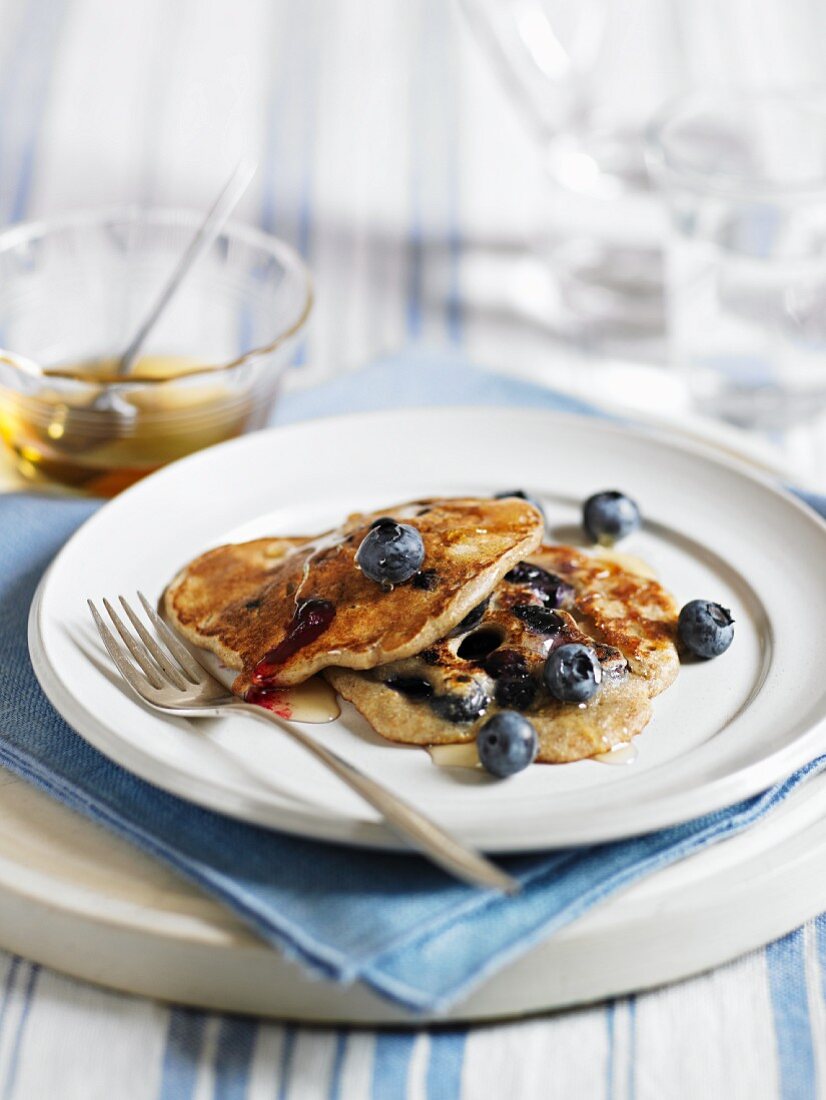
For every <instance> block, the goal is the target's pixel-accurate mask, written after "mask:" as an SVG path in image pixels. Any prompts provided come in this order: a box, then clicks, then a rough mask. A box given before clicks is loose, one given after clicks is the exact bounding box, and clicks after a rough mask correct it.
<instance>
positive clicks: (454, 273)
mask: <svg viewBox="0 0 826 1100" xmlns="http://www.w3.org/2000/svg"><path fill="white" fill-rule="evenodd" d="M441 10H442V11H443V12H444V13H445V15H446V16H447V22H448V26H446V27H445V28H444V30H445V40H446V42H448V43H449V45H450V46H451V47H452V51H451V52H446V53H445V56H444V58H443V64H444V66H445V72H444V74H443V76H444V80H443V87H444V94H445V103H446V105H447V106H446V108H445V113H444V114H445V120H446V127H447V149H448V153H447V169H448V193H447V219H448V231H447V253H448V259H449V265H450V266H449V283H448V292H447V303H446V314H447V316H446V321H447V335H448V340H449V341H450V343H451V344H453V345H454V346H456V347H459V346H460V345H461V344H462V340H463V336H464V331H463V330H464V317H463V315H462V286H461V283H462V278H461V276H462V268H461V262H462V235H461V230H460V228H459V226H460V221H459V194H460V186H461V176H460V160H459V119H458V114H457V109H456V101H457V100H456V93H455V88H454V83H453V79H452V77H453V74H454V73H455V72H458V71H459V58H458V57H456V56H455V54H456V52H457V46H458V41H459V40H458V36H457V33H456V19H455V12H451V10H450V9H449V8H448V7H447V6H446V5H445V6H443V7H442V9H441ZM451 17H452V18H451Z"/></svg>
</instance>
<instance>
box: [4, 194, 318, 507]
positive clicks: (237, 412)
mask: <svg viewBox="0 0 826 1100" xmlns="http://www.w3.org/2000/svg"><path fill="white" fill-rule="evenodd" d="M202 217H203V215H202V214H201V213H196V212H190V211H177V210H161V209H148V210H147V209H138V208H127V209H123V208H121V209H117V210H105V211H92V212H89V213H83V214H75V215H72V216H67V217H63V218H60V219H56V220H51V221H42V222H37V223H31V224H26V225H20V226H16V227H15V228H13V229H10V230H7V231H6V232H4V233H1V234H0V348H3V349H5V350H6V352H8V353H9V354H8V355H5V354H4V355H0V436H1V437H2V439H3V440H4V442H5V443H6V445H7V446H8V448H9V449H10V450H11V452H12V454H13V456H14V461H15V462H16V465H17V467H18V469H19V470H20V472H21V473H22V474H23V475H24V476H26V477H28V478H32V479H45V480H47V481H56V482H60V483H61V484H63V485H68V486H71V487H73V488H76V489H81V490H84V491H87V492H90V493H95V494H97V495H101V496H112V495H114V494H115V493H117V492H119V491H120V490H121V489H123V488H125V487H126V486H127V485H130V484H132V482H134V481H137V480H138V479H139V478H141V477H143V476H145V475H146V474H148V473H151V472H152V471H153V470H156V469H158V467H160V466H162V465H164V464H165V463H167V462H171V461H173V460H174V459H176V458H180V457H182V456H183V455H186V454H190V453H191V452H192V451H196V450H199V449H200V448H202V447H207V446H210V445H211V444H213V443H218V442H221V441H223V440H225V439H231V438H233V437H234V436H238V435H241V434H242V433H244V432H249V431H253V430H255V429H257V428H260V427H262V426H263V425H265V424H266V422H267V420H268V418H269V415H270V413H271V410H272V407H273V404H274V402H275V399H276V397H277V394H278V389H279V383H280V381H281V378H282V376H283V373H284V369H285V367H286V366H287V364H288V363H289V361H290V357H291V352H292V350H293V348H294V345H295V342H296V340H297V338H298V336H299V334H300V333H301V330H302V329H303V327H304V325H305V323H306V321H307V317H308V316H309V313H310V309H311V306H312V284H311V280H310V275H309V272H308V271H307V268H306V267H305V265H304V263H303V262H302V260H301V258H300V257H299V256H298V254H297V253H296V252H295V251H294V250H293V249H292V248H290V247H289V246H288V245H287V244H285V243H284V242H283V241H280V240H277V239H276V238H275V237H271V236H269V235H268V234H265V233H262V232H260V231H258V230H255V229H251V228H247V227H242V226H228V227H226V228H225V229H224V230H223V231H222V233H221V234H220V235H219V237H218V239H217V240H216V241H215V243H214V244H213V245H212V246H211V248H210V249H209V250H208V251H207V253H206V254H205V255H203V256H202V257H201V258H200V259H199V260H198V261H197V262H196V264H195V266H194V267H193V268H192V270H191V271H190V272H189V274H188V275H187V277H186V279H185V280H184V282H183V284H182V285H181V287H180V288H179V290H178V292H177V293H176V295H175V296H174V297H173V299H172V301H171V302H170V303H169V304H168V306H167V308H166V311H165V312H164V314H163V316H162V317H161V319H160V321H159V322H158V325H157V327H156V328H155V329H154V330H153V331H152V333H151V335H150V336H149V339H148V340H147V342H146V344H145V346H144V348H143V350H142V353H141V357H140V359H139V360H138V362H137V363H136V364H135V366H134V367H133V370H132V373H131V374H130V375H128V376H127V377H125V378H119V377H118V376H117V374H116V373H115V370H114V367H115V364H116V362H117V358H118V356H119V355H120V354H121V353H122V352H123V350H124V348H125V347H126V345H127V344H128V343H129V340H130V339H131V338H132V336H133V335H134V333H135V331H136V330H137V328H138V326H139V324H140V323H141V322H142V321H143V319H144V318H145V316H146V314H147V313H148V311H149V309H150V307H151V305H152V303H153V302H154V300H155V298H156V296H157V294H158V292H159V290H160V288H161V287H162V286H163V284H164V282H165V281H166V279H167V277H168V276H169V274H170V273H171V271H172V269H173V268H174V266H175V264H176V262H177V261H178V259H179V258H180V256H181V254H182V252H183V251H184V249H185V248H186V246H187V244H188V243H189V242H190V240H191V239H192V236H193V235H194V233H195V231H196V229H197V228H198V226H199V224H200V222H201V220H202ZM18 356H19V357H25V359H27V360H31V361H33V362H34V363H35V364H37V366H38V367H39V368H40V370H39V371H38V370H27V369H26V367H25V363H24V362H22V361H21V359H18V358H17V357H18Z"/></svg>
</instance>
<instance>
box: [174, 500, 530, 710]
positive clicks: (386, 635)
mask: <svg viewBox="0 0 826 1100" xmlns="http://www.w3.org/2000/svg"><path fill="white" fill-rule="evenodd" d="M380 516H391V517H392V518H393V519H396V520H398V521H401V522H404V523H408V524H410V525H411V526H414V527H416V528H417V529H418V531H419V534H420V535H421V537H422V541H423V543H424V548H425V558H424V562H423V564H422V568H421V570H420V572H419V573H418V574H417V575H416V576H415V577H413V578H412V579H411V580H410V581H408V582H406V583H404V584H400V585H397V586H395V587H393V588H388V589H386V588H383V587H382V586H381V585H379V584H376V583H375V582H374V581H371V580H369V579H368V578H367V577H365V576H364V574H363V573H362V572H361V570H360V569H359V568H358V566H357V565H356V563H355V554H356V551H357V550H358V547H359V545H360V544H361V541H362V539H363V538H364V536H365V535H366V534H367V532H368V531H369V530H370V526H371V524H372V522H373V521H374V520H375V519H377V518H379V517H380ZM542 531H543V521H542V516H541V515H540V513H539V511H538V510H537V509H536V508H535V507H534V506H533V505H531V504H530V503H528V502H526V501H524V500H520V499H517V498H513V497H509V498H506V499H504V500H485V499H437V500H419V501H413V502H411V503H407V504H401V505H398V506H396V507H393V508H387V509H384V510H382V511H381V512H375V513H371V514H369V515H363V514H357V515H354V516H351V517H350V518H349V519H348V520H347V522H346V523H345V524H343V525H342V526H341V527H340V528H337V529H336V530H334V531H330V532H327V533H326V534H324V535H322V536H320V537H319V538H317V539H312V540H308V539H306V538H274V539H256V540H254V541H252V542H247V543H241V544H235V545H228V546H220V547H218V548H217V549H215V550H210V551H208V552H207V553H206V554H203V555H201V556H200V557H199V558H196V559H195V560H194V561H193V562H191V563H190V564H189V565H187V566H186V567H185V568H184V569H183V570H182V571H181V572H180V573H179V574H178V575H177V576H176V577H175V579H174V580H173V581H172V583H171V584H170V585H169V587H168V588H167V590H166V592H165V593H164V597H163V610H164V614H165V616H166V618H167V620H168V621H169V622H170V623H171V624H172V625H173V626H174V627H175V629H177V630H178V631H179V632H180V633H181V634H182V635H183V636H184V637H185V638H186V639H187V640H188V641H190V642H191V643H192V644H194V645H196V646H201V647H202V648H205V649H208V650H211V651H212V652H213V653H215V654H217V656H218V657H219V658H220V659H221V660H222V661H223V662H224V664H225V665H227V667H229V668H231V669H235V670H237V671H238V673H239V675H238V677H237V678H236V680H235V682H234V684H233V691H235V692H236V693H237V694H239V695H243V694H245V692H246V691H247V690H248V689H249V688H250V686H253V685H256V686H270V685H271V686H273V687H287V686H290V685H292V684H297V683H301V682H302V681H304V680H306V679H308V678H309V677H310V676H312V675H313V674H314V673H316V672H318V671H319V670H320V669H323V668H325V667H327V666H329V665H332V664H335V665H337V666H341V667H346V668H351V669H369V668H373V667H375V666H377V665H382V664H387V663H389V662H392V661H395V660H400V659H403V658H405V657H409V656H412V655H413V654H415V653H419V652H420V651H421V650H423V649H425V648H426V647H427V646H428V645H430V644H432V643H433V642H435V641H437V640H438V639H439V638H441V637H444V636H445V635H446V634H448V633H449V632H450V631H451V630H452V629H453V628H454V627H455V626H456V625H457V624H458V623H459V622H460V621H461V620H462V619H464V617H465V616H466V615H467V614H468V612H470V611H471V610H472V609H473V608H474V607H475V606H476V605H477V604H478V603H479V602H480V600H483V599H484V598H485V597H486V596H488V595H489V593H490V592H491V591H492V590H493V588H494V587H495V586H496V584H497V582H498V581H499V580H500V579H501V578H502V577H503V576H504V574H505V573H507V572H508V570H509V569H510V568H511V567H512V566H513V565H515V564H516V562H518V561H519V560H520V559H522V558H524V557H525V556H526V555H527V554H529V553H530V552H531V551H532V550H535V549H536V548H537V547H538V546H539V544H540V541H541V538H542Z"/></svg>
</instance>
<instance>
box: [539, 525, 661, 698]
mask: <svg viewBox="0 0 826 1100" xmlns="http://www.w3.org/2000/svg"><path fill="white" fill-rule="evenodd" d="M530 560H531V561H533V562H536V564H537V565H541V566H542V567H543V568H544V569H547V570H548V571H549V572H551V573H556V574H558V575H559V576H560V577H562V578H563V580H566V581H568V582H569V583H570V584H572V585H573V586H574V590H575V592H576V602H575V606H574V614H575V615H576V617H577V619H578V620H579V622H580V624H581V625H582V626H583V629H585V630H586V632H587V633H589V634H591V635H592V636H593V637H594V638H596V639H597V640H598V641H601V642H605V643H606V644H607V645H611V646H615V647H616V648H617V649H619V650H620V651H621V652H622V654H623V656H624V657H625V658H626V659H627V661H628V665H629V667H630V669H631V671H632V672H634V673H636V674H637V675H638V676H641V677H642V678H643V679H644V680H645V681H646V683H647V685H648V693H649V695H652V696H653V695H659V693H660V692H661V691H665V689H666V688H667V687H668V686H669V685H670V684H672V683H673V682H674V680H675V679H676V678H677V673H678V672H679V671H680V657H679V654H678V652H677V645H676V638H677V616H678V615H679V611H680V609H679V607H678V606H677V604H676V602H675V600H674V597H673V596H672V595H671V593H670V592H667V591H666V590H665V589H664V588H663V586H662V585H661V584H659V582H658V581H656V580H655V579H654V578H653V577H651V576H650V575H647V576H644V575H641V573H639V572H637V571H636V570H633V571H632V570H631V569H629V568H628V566H627V565H626V564H625V562H623V561H622V558H621V556H620V555H617V558H616V559H615V560H612V558H610V557H608V556H605V555H603V554H602V553H598V554H595V555H594V556H591V555H589V554H586V553H583V552H582V551H581V550H575V549H574V548H573V547H572V546H542V547H541V549H540V550H539V551H537V552H536V553H535V554H532V555H531V559H530Z"/></svg>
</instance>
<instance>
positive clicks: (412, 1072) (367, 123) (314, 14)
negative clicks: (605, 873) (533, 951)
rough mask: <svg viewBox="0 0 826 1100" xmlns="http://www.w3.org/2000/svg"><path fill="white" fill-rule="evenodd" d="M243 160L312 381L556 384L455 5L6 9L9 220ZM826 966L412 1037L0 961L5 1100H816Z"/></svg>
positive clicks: (492, 125) (486, 77)
mask: <svg viewBox="0 0 826 1100" xmlns="http://www.w3.org/2000/svg"><path fill="white" fill-rule="evenodd" d="M242 153H247V154H252V155H253V156H256V157H258V158H259V161H260V165H261V167H260V171H259V174H258V176H257V179H256V181H255V183H254V185H253V187H252V188H251V190H250V192H249V193H248V194H247V196H246V197H245V200H244V203H243V205H242V208H241V210H240V216H241V217H242V218H244V219H246V220H248V221H251V222H255V223H258V224H260V225H262V226H264V227H265V228H267V229H269V230H272V231H274V232H277V233H279V234H280V235H282V236H284V237H286V238H287V239H288V240H290V241H292V242H293V243H294V244H295V245H297V246H298V247H299V249H300V250H301V251H302V252H303V253H304V254H305V255H306V256H307V258H308V260H309V263H310V265H311V267H312V269H313V271H314V273H315V276H316V279H317V285H318V306H317V310H316V315H315V321H314V324H313V326H312V330H311V333H310V336H309V340H308V343H307V347H306V349H305V352H304V365H303V371H302V372H300V373H298V372H297V373H296V382H297V383H298V384H303V383H304V382H306V383H307V384H309V383H311V382H317V381H320V380H323V379H324V378H326V377H329V376H331V375H332V374H333V373H334V372H335V371H337V370H342V369H349V368H351V367H354V366H356V365H358V364H361V363H363V362H364V361H366V360H368V359H372V358H375V357H376V356H378V355H380V354H382V353H383V352H385V351H388V350H392V349H395V348H396V347H398V346H400V345H402V344H405V343H409V342H411V341H421V342H425V343H430V344H435V345H437V346H441V347H445V346H448V347H450V346H452V347H461V348H462V349H463V350H464V351H465V352H466V353H467V354H468V356H469V357H472V358H476V359H478V360H481V361H484V362H489V363H495V364H496V365H499V366H501V365H502V364H505V365H508V366H510V367H511V368H512V369H513V370H514V371H519V370H528V369H530V370H534V369H535V366H536V364H537V363H540V364H542V370H543V371H544V372H545V374H546V376H547V377H548V378H549V379H552V380H554V381H557V382H558V381H559V377H558V374H557V375H556V376H555V374H554V370H555V368H554V355H553V352H554V348H555V347H556V346H557V345H556V340H557V338H558V335H559V334H558V332H557V331H556V330H555V329H554V327H553V326H550V325H548V324H543V323H540V322H538V321H537V319H536V317H531V316H529V315H528V314H526V312H525V311H524V310H523V309H522V308H521V302H520V301H518V300H515V299H514V298H512V297H504V298H503V297H502V294H503V293H504V292H506V293H507V294H508V295H510V294H512V288H516V290H517V291H518V289H519V287H520V286H522V287H524V289H525V291H526V300H527V299H528V298H529V297H530V293H529V292H530V290H531V288H532V287H533V285H534V283H533V280H534V279H535V277H536V269H535V267H531V265H530V263H529V262H528V261H526V260H525V245H526V243H527V242H530V241H531V240H532V239H533V238H534V237H535V236H536V233H537V231H538V229H539V227H541V226H542V224H543V221H544V218H545V216H546V213H547V210H546V208H547V205H548V201H549V200H548V193H547V185H546V183H545V181H544V179H543V177H542V172H541V167H540V165H539V161H538V157H537V155H536V150H535V149H534V148H533V147H532V146H531V143H530V140H529V139H528V137H527V136H526V135H525V134H524V133H523V132H522V130H521V128H520V125H519V123H518V121H517V120H516V119H515V118H514V117H513V115H512V113H511V110H510V107H509V105H508V104H506V103H504V102H503V101H502V99H501V96H500V94H499V90H498V88H497V87H496V86H495V83H494V81H493V80H492V77H491V75H490V74H489V73H488V72H487V70H486V68H485V66H484V64H483V62H482V60H481V58H480V57H479V56H478V55H477V53H476V51H475V48H474V45H473V43H469V42H468V41H467V39H466V38H465V37H464V36H463V35H462V34H461V27H460V26H459V24H458V22H457V18H456V12H455V10H454V8H453V6H452V5H451V4H450V3H448V2H447V0H397V2H396V3H392V2H391V0H335V2H333V0H300V2H299V0H209V2H207V0H129V2H127V0H0V222H2V223H6V222H11V221H15V220H19V219H21V218H28V217H33V216H38V215H41V214H49V213H54V212H58V211H62V210H66V209H72V208H79V207H87V206H90V205H93V204H99V203H114V202H123V201H129V200H136V201H142V202H157V203H169V204H186V205H196V206H205V204H206V203H207V202H208V200H209V199H210V198H211V196H212V195H213V193H214V192H215V191H216V189H217V187H218V185H219V184H220V182H221V181H222V180H223V178H224V177H225V176H226V175H227V174H228V172H229V170H230V168H231V167H232V165H233V164H234V162H235V161H236V160H237V158H238V157H239V156H240V155H241V154H242ZM503 265H507V272H508V275H509V278H507V279H505V278H503V271H505V270H506V268H505V267H504V266H503ZM520 280H521V281H520ZM503 288H505V291H503ZM560 361H561V362H565V363H570V357H569V358H568V359H565V360H560ZM618 949H619V948H618ZM824 967H826V922H821V921H818V922H815V923H814V924H813V925H811V926H807V927H806V928H804V929H801V930H800V931H798V932H795V933H793V934H792V935H790V936H788V937H786V938H785V939H783V940H781V941H780V942H778V943H776V944H773V945H771V946H769V947H767V948H766V949H764V950H762V951H759V952H756V953H754V954H751V955H749V956H747V957H745V958H743V959H741V960H739V961H738V962H736V963H734V964H732V965H730V966H727V967H724V968H722V969H720V970H717V971H715V972H713V973H711V974H709V975H706V976H703V977H700V978H696V979H694V980H692V981H688V982H684V983H682V984H681V985H679V986H675V987H672V988H669V989H666V990H663V991H661V992H655V993H648V994H644V995H640V996H638V997H629V998H626V999H623V1000H619V1001H616V1002H614V1003H611V1004H608V1005H602V1006H598V1007H594V1008H587V1009H584V1010H581V1011H577V1012H569V1013H564V1014H561V1015H557V1016H554V1017H551V1018H547V1019H537V1020H531V1021H523V1022H519V1023H513V1024H506V1025H501V1026H487V1027H480V1028H476V1029H473V1030H471V1031H463V1030H462V1031H457V1030H449V1031H431V1032H420V1033H418V1034H414V1033H401V1032H382V1033H372V1032H365V1031H345V1030H324V1029H306V1030H304V1029H299V1028H293V1027H281V1026H277V1025H273V1024H259V1023H258V1022H256V1021H253V1020H247V1019H240V1018H233V1017H226V1016H219V1015H214V1014H209V1013H202V1012H197V1011H193V1010H189V1009H179V1008H171V1009H170V1008H168V1007H164V1006H161V1005H158V1004H154V1003H152V1002H149V1001H145V1000H140V999H137V998H130V997H125V996H118V995H115V994H111V993H106V992H103V991H101V990H99V989H95V988H92V987H90V986H85V985H83V984H80V983H77V982H74V981H70V980H69V979H66V978H64V977H61V976H59V975H57V974H54V973H51V972H49V971H46V970H43V969H41V968H40V967H38V966H37V965H33V964H30V963H28V962H25V961H23V960H20V959H16V958H11V957H8V956H2V955H0V1100H41V1098H44V1100H45V1098H48V1100H52V1098H55V1100H98V1098H99V1100H114V1098H117V1100H160V1098H163V1100H189V1098H197V1100H207V1098H212V1097H215V1098H233V1100H242V1098H250V1100H252V1098H258V1097H262V1098H264V1097H266V1098H267V1100H276V1098H278V1100H282V1098H283V1100H313V1098H315V1097H319V1098H330V1100H333V1098H336V1100H359V1098H362V1097H364V1098H368V1097H370V1098H374V1100H395V1098H400V1100H401V1098H408V1097H409V1098H419V1097H422V1098H424V1097H427V1098H428V1100H456V1098H459V1097H462V1098H464V1100H489V1098H493V1100H496V1098H498V1097H507V1098H508V1100H530V1098H533V1097H536V1098H540V1097H541V1098H542V1100H550V1098H553V1097H560V1098H565V1100H570V1098H579V1097H586V1098H589V1097H611V1098H613V1100H621V1098H622V1100H625V1098H628V1100H630V1098H632V1097H640V1098H651V1100H663V1098H670V1097H699V1096H702V1097H703V1098H704V1100H716V1098H718V1097H719V1098H723V1100H735V1098H737V1097H743V1098H749V1100H752V1098H762V1097H767V1098H768V1097H776V1096H780V1097H783V1098H798V1097H800V1098H802V1097H808V1096H817V1095H823V1094H826V1009H825V1008H824V993H825V992H826V982H824V974H826V969H824Z"/></svg>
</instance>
